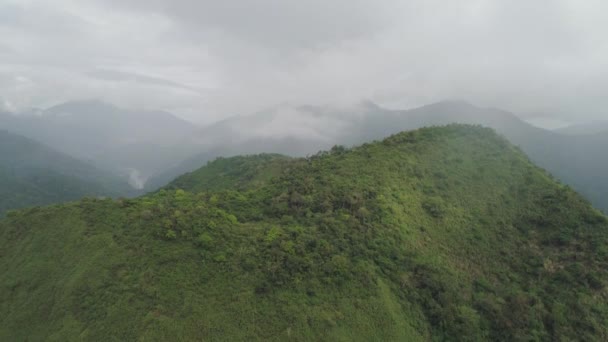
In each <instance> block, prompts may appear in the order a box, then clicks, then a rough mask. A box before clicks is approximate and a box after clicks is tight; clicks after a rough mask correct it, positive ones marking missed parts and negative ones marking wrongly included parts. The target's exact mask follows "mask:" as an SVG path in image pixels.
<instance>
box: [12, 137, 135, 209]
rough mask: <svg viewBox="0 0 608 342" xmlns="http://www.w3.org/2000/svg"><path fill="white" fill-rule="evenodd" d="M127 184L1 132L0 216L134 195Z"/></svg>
mask: <svg viewBox="0 0 608 342" xmlns="http://www.w3.org/2000/svg"><path fill="white" fill-rule="evenodd" d="M132 191H133V190H132V189H131V188H130V186H129V185H128V184H127V182H126V181H125V182H123V181H119V180H117V178H115V177H113V176H112V175H109V174H107V173H105V172H102V171H100V170H98V169H96V168H94V167H93V166H91V165H88V164H86V163H84V162H81V161H79V160H76V159H74V158H71V157H69V156H67V155H65V154H62V153H60V152H57V151H54V150H52V149H51V148H50V147H47V146H44V145H42V144H40V143H38V142H35V141H33V140H30V139H27V138H25V137H22V136H18V135H15V134H11V133H8V132H6V131H2V130H0V216H2V214H3V213H4V212H5V211H6V210H8V209H16V208H23V207H28V206H35V205H44V204H51V203H58V202H65V201H70V200H76V199H80V198H82V197H84V196H118V195H128V194H131V192H132Z"/></svg>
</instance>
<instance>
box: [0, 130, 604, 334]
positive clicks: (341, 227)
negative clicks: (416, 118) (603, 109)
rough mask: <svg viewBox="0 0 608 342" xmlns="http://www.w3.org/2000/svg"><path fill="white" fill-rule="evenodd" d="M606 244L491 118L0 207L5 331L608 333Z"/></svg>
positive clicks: (592, 222) (593, 215) (597, 223)
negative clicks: (125, 196) (161, 183)
mask: <svg viewBox="0 0 608 342" xmlns="http://www.w3.org/2000/svg"><path fill="white" fill-rule="evenodd" d="M180 187H183V188H182V189H180ZM607 243H608V221H607V219H606V217H605V216H603V215H602V214H600V213H599V212H598V211H597V210H595V209H593V208H592V207H591V206H590V204H589V203H588V202H587V201H586V200H584V199H582V198H581V197H580V196H579V195H578V194H576V193H575V192H574V191H573V190H571V189H570V188H568V187H566V186H563V185H561V184H559V183H558V182H556V181H555V180H554V179H553V178H552V177H551V176H550V175H549V174H548V173H546V172H545V171H543V170H541V169H539V168H537V167H535V166H534V165H533V164H531V163H530V161H529V160H528V158H527V157H526V156H525V155H524V154H523V153H522V152H521V151H520V150H519V149H518V148H515V147H513V146H512V145H511V144H509V143H508V142H507V141H506V140H505V139H503V138H501V137H499V136H497V135H496V134H495V133H494V132H493V131H492V130H490V129H486V128H480V127H474V126H466V125H450V126H446V127H434V128H424V129H420V130H416V131H411V132H403V133H399V134H396V135H393V136H391V137H389V138H386V139H385V140H383V141H380V142H373V143H367V144H364V145H362V146H359V147H355V148H353V149H346V148H343V147H339V146H336V147H334V148H333V149H332V150H331V151H329V152H322V153H319V154H317V155H314V156H311V157H309V158H300V159H286V158H282V157H278V156H269V155H266V156H252V157H240V158H233V159H219V160H216V161H214V162H212V163H210V164H209V165H207V166H206V167H205V168H203V169H201V170H198V171H196V172H194V173H192V174H190V175H187V176H185V177H183V178H181V179H178V180H176V181H175V182H174V183H172V185H170V186H169V187H168V188H167V189H163V190H160V191H158V192H156V193H154V194H150V195H148V196H144V197H141V198H138V199H130V200H111V199H106V200H100V199H85V200H82V201H79V202H74V203H69V204H64V205H58V206H53V207H47V208H35V209H29V210H23V211H18V212H11V213H10V215H8V217H7V218H6V219H4V220H3V221H0V274H2V277H0V340H5V341H14V340H61V341H64V340H152V341H156V340H158V341H167V340H173V341H178V340H210V341H212V340H229V341H238V340H275V341H284V340H297V341H298V340H299V341H302V340H309V341H372V340H376V341H431V340H471V341H477V340H493V341H495V340H504V341H523V340H525V341H531V340H544V341H560V340H561V341H573V340H580V341H605V340H606V339H607V338H608V308H607V304H608V299H607V298H606V294H605V293H606V285H607V284H608V275H607V274H606V272H605V270H606V267H607V266H608V265H607V262H608V244H607Z"/></svg>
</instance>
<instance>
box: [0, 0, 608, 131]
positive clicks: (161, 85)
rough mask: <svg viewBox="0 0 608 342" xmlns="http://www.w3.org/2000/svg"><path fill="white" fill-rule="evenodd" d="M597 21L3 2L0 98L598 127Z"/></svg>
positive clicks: (188, 112) (455, 11)
mask: <svg viewBox="0 0 608 342" xmlns="http://www.w3.org/2000/svg"><path fill="white" fill-rule="evenodd" d="M606 10H608V5H607V4H606V3H605V2H602V1H599V0H590V1H585V2H580V1H575V0H557V1H549V0H539V1H507V0H502V1H501V0H495V1H485V0H465V1H457V2H456V1H454V2H446V1H439V0H427V1H422V0H414V1H401V0H385V1H372V0H354V1H353V0H332V1H327V0H311V1H295V0H250V1H246V2H244V1H237V0H226V1H212V0H199V1H195V0H187V1H186V0H146V1H144V0H132V1H122V0H121V1H118V0H57V1H53V3H52V4H50V3H48V2H43V1H34V0H32V1H15V0H11V1H5V2H3V3H2V4H0V41H1V42H2V46H1V47H0V94H2V97H3V98H6V99H7V100H9V101H11V103H14V105H15V106H17V107H24V106H46V105H49V104H54V103H57V102H61V101H66V100H72V99H82V98H102V99H106V100H108V101H112V102H115V103H117V104H121V105H125V106H131V107H146V108H162V109H166V110H170V111H173V112H177V113H178V114H181V115H182V116H185V117H187V118H190V119H194V120H196V121H200V122H210V121H213V120H217V119H219V118H222V117H226V116H231V115H234V114H241V113H249V112H254V111H257V110H259V109H261V108H265V107H268V106H272V105H274V104H277V103H283V102H289V103H293V104H298V103H310V104H326V103H338V104H343V103H349V102H357V101H359V100H361V99H371V100H375V101H378V102H380V103H384V104H387V105H392V106H414V105H419V104H424V103H428V102H432V101H436V100H442V99H445V98H461V99H465V100H469V101H472V102H475V103H478V104H481V105H487V106H498V107H503V108H506V109H511V110H515V111H517V112H520V113H522V114H526V113H539V112H542V113H543V115H553V116H555V117H560V118H561V119H563V118H568V117H569V116H573V115H576V116H579V118H577V119H579V120H577V121H580V117H589V118H590V119H591V118H601V117H602V116H605V115H606V114H605V111H604V108H606V107H607V106H608V96H606V95H607V94H605V89H607V88H606V87H605V86H606V85H607V83H608V72H606V70H608V69H607V67H608V65H607V64H608V41H607V40H608V36H607V35H606V34H605V32H606V30H607V29H608V24H606V23H605V20H604V18H603V14H604V13H606ZM100 70H102V71H105V72H101V73H100ZM126 75H130V76H128V77H127V76H126ZM17 76H21V77H25V78H27V79H28V80H29V81H28V82H25V83H26V85H22V86H20V87H19V86H17V83H18V82H16V81H15V77H17ZM547 113H550V114H547Z"/></svg>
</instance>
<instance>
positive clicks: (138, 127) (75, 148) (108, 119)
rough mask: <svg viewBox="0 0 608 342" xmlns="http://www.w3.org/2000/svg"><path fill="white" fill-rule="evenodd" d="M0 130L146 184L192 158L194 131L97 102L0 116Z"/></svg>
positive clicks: (161, 115) (164, 117)
mask: <svg viewBox="0 0 608 342" xmlns="http://www.w3.org/2000/svg"><path fill="white" fill-rule="evenodd" d="M0 129H6V130H9V131H12V132H15V133H18V134H21V135H23V136H26V137H29V138H31V139H35V140H38V141H41V142H43V143H45V144H48V145H49V146H52V147H53V148H55V149H57V150H59V151H62V152H64V153H67V154H69V155H71V156H74V157H76V158H79V159H83V160H87V161H89V162H91V163H94V164H95V165H97V166H99V167H101V168H105V169H109V170H112V171H113V172H117V173H120V174H122V175H123V176H124V177H130V178H131V183H132V185H133V186H134V187H139V188H141V187H142V186H143V183H144V182H145V179H146V178H147V177H149V176H151V175H153V174H155V173H157V172H160V171H161V170H164V169H165V168H166V167H167V165H172V164H175V163H177V162H179V161H181V160H183V159H185V158H186V157H187V156H189V155H191V154H192V153H194V149H193V148H192V149H189V146H191V145H190V144H188V140H187V139H188V137H190V136H191V135H192V134H193V133H194V132H195V129H196V127H195V126H194V125H192V124H191V123H189V122H186V121H184V120H182V119H179V118H177V117H175V116H173V115H172V114H170V113H167V112H163V111H133V110H125V109H121V108H118V107H116V106H113V105H110V104H107V103H104V102H100V101H80V102H68V103H64V104H61V105H58V106H55V107H52V108H49V109H46V110H40V111H29V112H25V113H19V114H17V115H12V114H8V113H5V114H0Z"/></svg>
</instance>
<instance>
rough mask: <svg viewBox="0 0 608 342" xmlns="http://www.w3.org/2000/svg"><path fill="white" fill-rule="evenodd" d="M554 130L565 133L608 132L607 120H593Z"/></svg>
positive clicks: (589, 133) (588, 133) (587, 133)
mask: <svg viewBox="0 0 608 342" xmlns="http://www.w3.org/2000/svg"><path fill="white" fill-rule="evenodd" d="M554 132H557V133H560V134H567V135H592V134H598V133H604V132H608V121H595V122H591V123H587V124H577V125H571V126H566V127H563V128H558V129H556V130H554Z"/></svg>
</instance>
